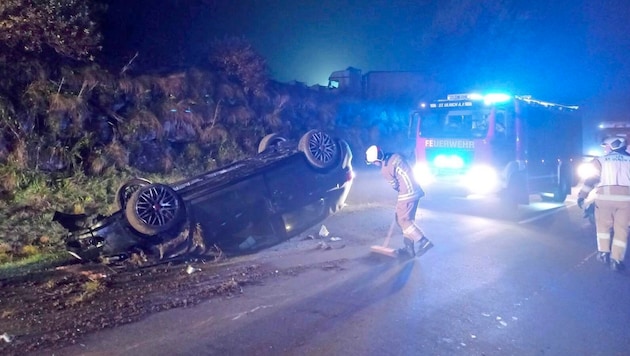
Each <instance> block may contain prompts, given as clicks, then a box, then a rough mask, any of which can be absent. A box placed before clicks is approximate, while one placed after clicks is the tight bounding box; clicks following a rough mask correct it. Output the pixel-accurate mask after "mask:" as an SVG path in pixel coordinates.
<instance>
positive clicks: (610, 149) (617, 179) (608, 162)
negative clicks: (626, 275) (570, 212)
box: [577, 137, 630, 271]
mask: <svg viewBox="0 0 630 356" xmlns="http://www.w3.org/2000/svg"><path fill="white" fill-rule="evenodd" d="M602 145H603V146H605V150H606V152H607V153H606V154H605V155H603V156H601V157H597V158H595V159H594V160H593V165H594V167H595V170H596V174H595V175H594V176H593V177H592V178H588V179H586V180H585V181H584V184H583V186H582V188H581V189H580V192H579V193H578V200H577V203H578V206H579V207H580V208H583V207H584V199H586V197H587V196H588V194H589V193H590V192H591V191H592V190H595V193H596V195H595V202H594V204H595V228H596V232H597V251H598V254H597V259H598V260H599V261H600V262H602V263H605V264H609V265H610V268H611V269H612V270H614V271H622V270H624V269H625V265H624V263H623V260H624V257H625V254H626V248H627V243H628V231H629V228H628V224H629V223H630V154H628V153H627V152H626V148H627V142H626V139H625V138H623V137H609V138H607V139H606V140H604V143H603V144H602ZM611 237H612V240H611Z"/></svg>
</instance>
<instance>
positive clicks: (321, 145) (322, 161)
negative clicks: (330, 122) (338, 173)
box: [298, 130, 340, 169]
mask: <svg viewBox="0 0 630 356" xmlns="http://www.w3.org/2000/svg"><path fill="white" fill-rule="evenodd" d="M298 149H299V150H300V151H302V152H303V153H304V156H306V160H307V161H308V163H309V164H310V165H312V166H313V167H315V168H320V169H326V168H330V167H332V166H334V165H335V164H336V163H337V161H338V160H339V155H340V152H339V145H338V144H337V143H336V142H335V140H334V139H333V138H332V137H330V135H328V134H326V133H325V132H322V131H319V130H311V131H309V132H307V133H305V134H304V136H302V138H300V142H299V143H298Z"/></svg>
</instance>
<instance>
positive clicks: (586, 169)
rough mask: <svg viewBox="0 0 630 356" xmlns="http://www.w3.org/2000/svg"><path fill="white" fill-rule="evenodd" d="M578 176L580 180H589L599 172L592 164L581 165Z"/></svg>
mask: <svg viewBox="0 0 630 356" xmlns="http://www.w3.org/2000/svg"><path fill="white" fill-rule="evenodd" d="M577 174H578V177H580V179H582V180H584V179H588V178H591V177H594V176H595V175H596V174H597V170H596V169H595V167H594V166H593V165H592V164H591V162H584V163H581V164H580V165H579V166H578V168H577Z"/></svg>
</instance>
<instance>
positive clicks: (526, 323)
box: [55, 171, 630, 355]
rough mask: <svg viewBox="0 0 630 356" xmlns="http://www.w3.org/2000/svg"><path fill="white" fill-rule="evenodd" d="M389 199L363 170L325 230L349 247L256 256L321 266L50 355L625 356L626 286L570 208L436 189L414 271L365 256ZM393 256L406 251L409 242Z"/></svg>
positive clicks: (422, 215) (629, 316)
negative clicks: (425, 245) (426, 241)
mask: <svg viewBox="0 0 630 356" xmlns="http://www.w3.org/2000/svg"><path fill="white" fill-rule="evenodd" d="M394 200H395V193H394V192H393V191H391V189H389V188H388V187H387V186H386V184H385V183H384V181H383V180H382V178H381V177H380V176H379V175H378V172H375V171H359V172H358V176H357V179H356V182H355V186H354V187H353V191H352V192H351V195H350V197H349V201H348V206H347V207H346V208H345V209H344V210H342V211H341V212H340V213H338V214H337V215H335V216H332V217H330V218H329V219H327V220H326V221H324V223H323V224H324V225H325V226H326V227H327V229H328V230H329V231H330V233H331V236H333V237H340V238H341V241H338V242H334V243H332V242H331V245H332V246H333V247H334V248H333V249H331V250H326V251H323V250H321V249H315V248H314V244H315V242H314V241H312V240H310V241H308V240H304V239H303V238H301V237H300V236H298V237H296V238H294V239H292V240H291V241H289V242H287V243H286V244H283V245H282V246H278V247H277V248H274V249H270V250H269V251H265V252H263V253H261V254H258V255H256V256H251V257H248V258H250V259H253V260H255V261H259V262H261V263H266V264H273V265H275V266H277V268H278V269H286V268H291V267H295V266H306V267H308V266H315V267H313V268H306V269H305V271H304V272H301V273H298V274H297V275H295V276H282V277H278V278H276V279H271V280H266V281H265V283H264V284H262V285H258V286H249V287H247V288H245V289H244V291H243V293H242V295H240V296H238V297H235V298H231V299H215V300H211V301H209V302H206V303H203V304H201V305H198V306H196V307H192V308H186V309H177V310H171V311H167V312H162V313H158V314H155V315H152V316H150V317H148V318H146V319H145V320H143V321H141V322H138V323H135V324H129V325H126V326H122V327H119V328H117V329H113V330H105V331H102V332H99V333H97V334H93V335H88V336H86V337H85V338H84V339H82V340H81V341H80V344H79V345H75V346H73V347H69V348H66V349H64V350H56V351H55V353H56V354H63V355H71V354H94V355H96V354H103V355H105V354H107V355H110V354H128V355H145V354H146V355H174V354H178V355H219V354H221V355H536V354H537V355H543V354H544V355H573V354H578V355H624V354H630V338H629V337H628V332H629V331H630V310H629V308H630V274H617V273H613V272H611V271H609V270H608V269H607V267H605V266H603V265H600V264H598V262H597V261H596V260H595V257H594V254H595V241H594V237H593V234H594V229H593V227H592V226H590V225H589V224H588V222H587V221H586V219H583V218H582V215H581V212H580V211H579V209H578V208H577V207H576V206H575V202H574V201H575V199H574V197H570V198H569V200H568V201H567V202H566V203H565V204H561V205H560V204H547V203H542V202H534V203H532V204H531V205H530V206H528V207H525V208H522V209H520V210H519V211H518V212H516V213H515V212H509V211H505V209H504V208H502V207H501V205H500V204H498V202H496V201H494V200H492V199H486V200H482V199H466V198H446V197H443V196H438V195H432V194H431V192H430V191H429V190H428V195H427V197H426V198H425V199H423V200H422V203H421V208H420V210H419V211H418V221H419V223H420V225H421V226H422V228H423V229H424V230H425V232H426V234H427V235H428V236H429V237H430V238H431V239H432V240H433V241H434V243H435V247H434V248H433V249H432V250H430V251H429V252H428V253H427V254H426V255H425V256H422V257H421V258H416V259H411V260H398V259H393V258H388V257H382V256H377V255H373V254H370V252H369V246H370V245H373V244H380V243H381V242H382V239H383V238H384V236H385V234H386V232H387V230H388V228H389V225H390V223H391V221H392V218H393V205H392V204H393V202H394ZM317 230H319V226H317V227H316V228H314V229H312V230H311V231H307V232H306V233H304V234H303V235H301V236H302V237H303V236H304V235H306V234H308V233H313V232H314V231H315V232H316V231H317ZM392 243H393V244H394V245H396V247H398V246H400V245H402V237H401V235H400V234H396V235H395V236H394V238H393V242H392ZM333 262H334V263H333ZM327 266H328V267H327Z"/></svg>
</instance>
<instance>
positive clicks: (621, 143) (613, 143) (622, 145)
mask: <svg viewBox="0 0 630 356" xmlns="http://www.w3.org/2000/svg"><path fill="white" fill-rule="evenodd" d="M602 146H607V147H610V149H611V150H613V151H617V150H622V149H623V150H625V149H626V146H628V143H627V142H626V139H625V138H623V137H619V136H613V137H608V138H606V139H605V140H604V142H603V143H602Z"/></svg>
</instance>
